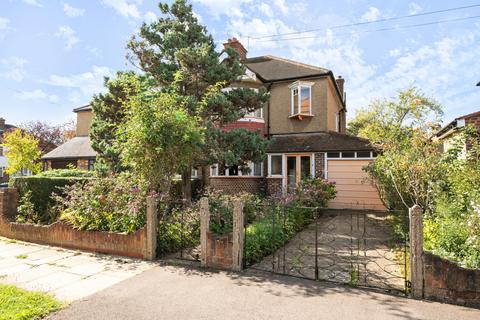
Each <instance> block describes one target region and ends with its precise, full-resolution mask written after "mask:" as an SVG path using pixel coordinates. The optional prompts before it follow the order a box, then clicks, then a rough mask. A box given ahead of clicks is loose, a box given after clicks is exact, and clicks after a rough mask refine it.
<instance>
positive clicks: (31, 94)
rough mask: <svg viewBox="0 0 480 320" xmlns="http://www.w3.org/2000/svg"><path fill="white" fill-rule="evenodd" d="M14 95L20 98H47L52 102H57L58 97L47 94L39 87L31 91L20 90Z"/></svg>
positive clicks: (36, 99) (35, 99)
mask: <svg viewBox="0 0 480 320" xmlns="http://www.w3.org/2000/svg"><path fill="white" fill-rule="evenodd" d="M15 97H17V98H18V99H21V100H33V101H38V100H47V101H49V102H52V103H57V102H58V101H59V100H60V98H59V97H58V96H56V95H54V94H48V93H46V92H45V91H43V90H41V89H36V90H32V91H22V92H19V93H16V94H15Z"/></svg>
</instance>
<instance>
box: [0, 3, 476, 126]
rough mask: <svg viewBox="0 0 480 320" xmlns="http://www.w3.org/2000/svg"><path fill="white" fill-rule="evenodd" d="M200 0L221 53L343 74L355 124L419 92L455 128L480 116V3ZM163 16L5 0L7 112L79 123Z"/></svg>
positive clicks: (199, 11) (109, 6) (2, 80)
mask: <svg viewBox="0 0 480 320" xmlns="http://www.w3.org/2000/svg"><path fill="white" fill-rule="evenodd" d="M167 2H171V1H167ZM191 3H192V4H193V10H194V12H195V14H196V16H197V17H198V19H199V20H200V22H201V23H202V24H204V25H205V26H207V28H208V30H209V32H210V33H211V34H212V35H213V37H214V39H215V42H216V45H217V49H218V50H220V49H221V48H222V43H223V42H224V41H225V40H226V39H228V38H231V37H237V38H238V39H240V41H242V43H243V44H244V45H245V47H247V49H248V56H249V57H254V56H258V55H266V54H270V55H275V56H279V57H285V58H289V59H293V60H296V61H299V62H303V63H308V64H313V65H317V66H320V67H324V68H328V69H330V70H332V71H333V73H334V74H335V75H341V76H343V77H344V78H345V80H346V83H345V91H346V92H347V108H348V113H347V116H348V118H352V117H354V116H355V110H357V109H358V108H361V107H365V106H367V105H368V104H369V102H371V101H372V100H373V99H383V98H393V97H395V96H396V94H397V93H398V91H399V90H403V89H406V88H408V87H409V86H412V85H415V86H417V87H419V88H421V89H422V90H423V91H424V92H425V94H427V96H429V97H432V98H434V99H435V100H436V101H437V102H439V103H440V104H442V105H443V106H444V111H445V115H444V120H445V121H450V120H452V119H453V118H455V117H457V116H460V115H463V114H468V113H471V112H475V111H479V110H480V87H477V86H476V84H477V82H479V81H480V60H479V53H480V1H478V0H477V1H461V0H456V1H445V0H435V1H434V0H431V1H420V0H415V1H409V0H390V1H381V0H378V1H364V0H328V1H321V0H289V1H286V0H271V1H266V0H265V1H258V0H191ZM466 6H470V7H469V8H465V9H459V10H451V11H446V12H439V13H435V14H429V12H432V11H439V10H445V9H452V8H458V7H466ZM160 15H161V13H160V11H159V9H158V1H155V0H88V1H85V0H0V117H3V118H6V120H7V123H11V124H20V123H23V122H27V121H32V120H42V121H46V122H49V123H51V124H60V123H63V122H65V121H68V120H70V119H74V114H73V113H72V109H73V108H76V107H79V106H83V105H86V104H88V103H89V101H90V99H91V97H92V95H94V94H96V93H99V92H102V91H104V87H103V81H104V80H103V79H104V77H105V76H110V77H111V76H114V74H115V72H116V71H120V70H129V69H135V67H134V66H132V65H131V64H130V63H129V62H128V61H127V59H126V58H125V57H126V54H127V51H126V49H125V45H126V42H127V41H128V39H129V38H130V37H131V36H132V35H133V34H135V33H136V32H137V31H138V28H139V26H140V25H141V24H142V22H144V21H146V22H149V21H153V20H154V19H156V18H157V17H158V16H160ZM411 15H414V16H411ZM405 16H410V17H407V18H398V17H405ZM397 18H398V19H397ZM379 20H380V22H379ZM381 20H383V21H381ZM352 24H355V25H353V26H352ZM345 25H349V26H345ZM342 26H343V27H342ZM309 30H314V31H309ZM304 31H308V32H304ZM285 33H287V35H282V36H275V35H278V34H285ZM272 35H273V36H274V37H272ZM267 36H270V37H267ZM259 37H260V38H259ZM278 39H280V40H278Z"/></svg>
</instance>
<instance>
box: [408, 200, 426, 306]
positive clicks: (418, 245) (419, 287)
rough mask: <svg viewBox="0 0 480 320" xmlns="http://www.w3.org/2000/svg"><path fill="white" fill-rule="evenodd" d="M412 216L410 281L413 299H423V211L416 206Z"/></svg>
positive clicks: (411, 209)
mask: <svg viewBox="0 0 480 320" xmlns="http://www.w3.org/2000/svg"><path fill="white" fill-rule="evenodd" d="M408 214H409V216H410V281H411V284H412V297H413V298H416V299H421V298H423V210H422V208H421V207H420V206H418V205H414V206H413V207H411V208H410V209H409V210H408Z"/></svg>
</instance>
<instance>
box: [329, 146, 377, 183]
mask: <svg viewBox="0 0 480 320" xmlns="http://www.w3.org/2000/svg"><path fill="white" fill-rule="evenodd" d="M333 152H335V153H338V154H339V157H338V158H335V157H328V153H329V152H325V165H324V176H325V179H328V160H343V161H345V160H347V161H348V160H373V159H375V158H376V157H377V156H376V155H375V151H369V152H370V156H369V157H359V156H358V153H359V152H367V151H344V152H354V157H347V158H345V157H343V152H342V151H332V153H333Z"/></svg>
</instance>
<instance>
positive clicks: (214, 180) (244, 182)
mask: <svg viewBox="0 0 480 320" xmlns="http://www.w3.org/2000/svg"><path fill="white" fill-rule="evenodd" d="M209 185H210V187H212V188H214V189H217V190H221V191H223V192H225V193H228V194H236V193H241V192H248V193H262V194H263V193H265V178H263V177H210V179H209Z"/></svg>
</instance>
